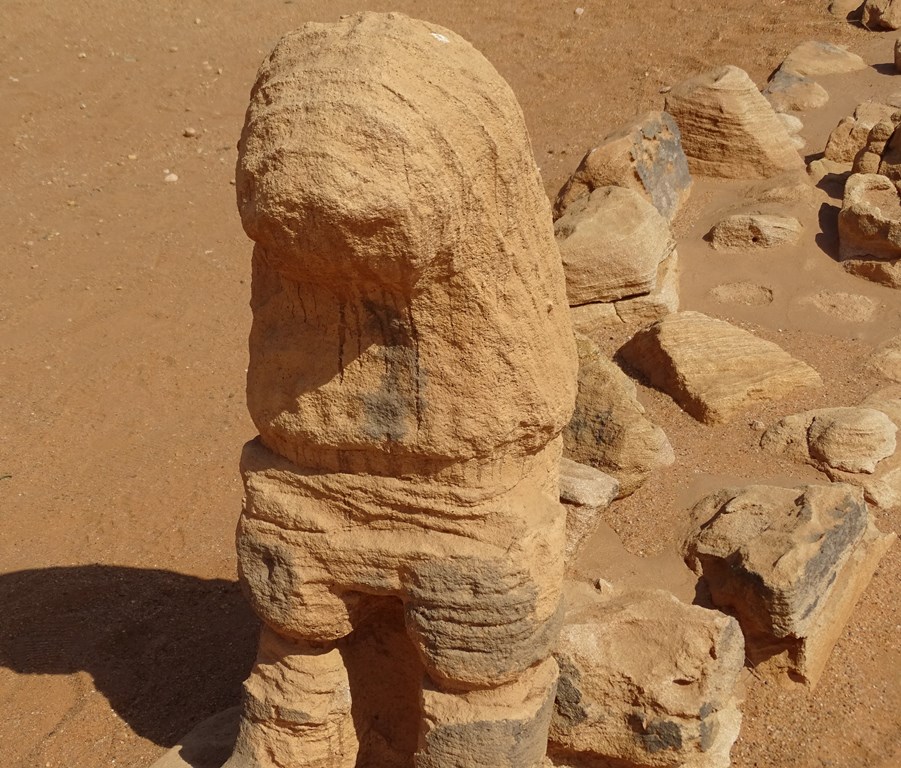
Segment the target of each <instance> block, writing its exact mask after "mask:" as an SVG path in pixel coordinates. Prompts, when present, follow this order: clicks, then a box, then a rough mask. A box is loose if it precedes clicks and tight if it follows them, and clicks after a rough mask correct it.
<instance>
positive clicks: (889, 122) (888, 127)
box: [852, 112, 901, 173]
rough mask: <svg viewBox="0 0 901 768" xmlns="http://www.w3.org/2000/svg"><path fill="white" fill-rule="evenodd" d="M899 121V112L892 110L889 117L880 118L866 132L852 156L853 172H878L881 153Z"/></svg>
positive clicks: (900, 115)
mask: <svg viewBox="0 0 901 768" xmlns="http://www.w3.org/2000/svg"><path fill="white" fill-rule="evenodd" d="M899 121H901V112H893V113H892V114H891V116H890V117H888V118H886V119H884V120H880V121H879V122H878V123H876V124H875V125H874V126H873V127H872V128H871V129H870V132H869V133H868V134H867V141H866V143H865V144H864V146H863V148H862V149H861V150H860V151H859V152H858V153H857V154H856V155H855V156H854V163H853V165H852V170H853V171H854V173H878V172H879V165H880V164H881V163H882V153H883V152H884V151H885V145H886V144H887V143H888V140H889V139H890V138H891V136H892V133H893V132H894V130H895V128H896V127H897V126H898V124H899Z"/></svg>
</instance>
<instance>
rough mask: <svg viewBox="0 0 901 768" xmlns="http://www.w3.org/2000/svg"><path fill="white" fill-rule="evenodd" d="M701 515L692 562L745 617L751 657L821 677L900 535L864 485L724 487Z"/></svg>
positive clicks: (776, 668)
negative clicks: (872, 507) (877, 520)
mask: <svg viewBox="0 0 901 768" xmlns="http://www.w3.org/2000/svg"><path fill="white" fill-rule="evenodd" d="M691 517H692V521H693V528H692V530H691V532H690V533H689V534H688V536H687V537H686V539H685V541H684V544H683V553H684V555H685V560H686V563H687V564H688V565H689V567H691V568H693V569H694V570H695V571H696V572H697V573H698V574H699V575H700V576H701V577H702V579H703V582H704V584H705V585H706V587H707V589H708V590H709V592H710V596H711V600H712V602H713V604H714V605H715V606H716V607H717V608H719V609H720V610H722V611H724V612H726V613H729V614H730V615H732V616H735V617H736V618H737V619H738V622H739V624H741V628H742V632H743V633H744V637H745V646H746V653H747V657H748V659H749V660H750V661H751V663H753V664H754V665H755V666H756V667H757V669H758V671H760V672H763V673H765V674H768V675H772V676H774V677H776V678H778V679H780V680H785V681H788V680H792V681H795V682H803V683H806V684H808V685H810V686H815V685H816V683H817V681H818V680H819V678H820V675H821V674H822V671H823V668H824V667H825V665H826V662H827V661H828V658H829V654H830V653H831V652H832V648H833V646H834V645H835V643H836V641H837V640H838V637H839V636H840V634H841V632H842V629H843V627H844V625H845V623H846V622H847V620H848V618H849V616H850V614H851V611H852V610H853V608H854V605H855V604H856V603H857V600H858V599H859V598H860V595H861V594H862V593H863V590H864V589H865V588H866V586H867V584H868V583H869V581H870V579H871V577H872V575H873V572H874V571H875V569H876V566H877V565H878V563H879V560H880V559H881V558H882V556H883V555H884V554H885V552H886V550H887V549H888V547H889V546H890V545H891V543H892V542H893V541H894V539H895V536H894V534H890V535H883V534H881V533H880V532H879V531H878V530H877V529H876V527H875V526H874V525H873V522H872V521H871V519H870V515H869V511H868V510H867V505H866V503H865V501H864V498H863V493H862V492H861V490H860V489H859V488H855V487H854V486H851V485H847V484H842V483H836V484H833V485H828V486H815V485H809V486H804V487H800V488H779V487H774V486H763V485H756V486H755V485H752V486H747V487H744V488H730V489H723V490H721V491H718V492H716V493H714V494H711V495H710V496H708V497H706V498H705V499H703V500H701V501H700V502H699V503H698V504H697V505H696V506H695V507H694V509H693V510H692V512H691Z"/></svg>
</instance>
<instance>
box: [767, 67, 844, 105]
mask: <svg viewBox="0 0 901 768" xmlns="http://www.w3.org/2000/svg"><path fill="white" fill-rule="evenodd" d="M763 95H764V96H765V97H766V100H767V101H768V102H769V103H770V104H771V105H772V107H773V109H774V110H776V112H778V113H782V112H806V111H808V110H811V109H819V108H820V107H822V106H823V105H824V104H825V103H826V102H827V101H829V94H828V92H827V91H826V89H825V88H823V86H822V85H820V84H819V83H818V82H817V81H816V80H811V79H810V78H809V77H802V76H801V75H796V74H793V73H791V72H784V71H783V70H781V69H777V70H776V71H775V72H774V73H773V74H772V76H771V77H770V79H769V82H767V84H766V87H765V88H764V89H763Z"/></svg>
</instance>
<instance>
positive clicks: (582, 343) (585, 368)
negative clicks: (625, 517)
mask: <svg viewBox="0 0 901 768" xmlns="http://www.w3.org/2000/svg"><path fill="white" fill-rule="evenodd" d="M576 344H577V347H578V351H579V393H578V396H577V398H576V409H575V412H574V413H573V417H572V420H571V421H570V423H569V425H568V426H567V427H566V430H565V431H564V433H563V445H564V453H565V455H566V456H567V457H568V458H570V459H572V460H573V461H578V462H580V463H582V464H588V465H589V466H592V467H595V468H597V469H600V470H601V471H602V472H606V473H608V474H610V475H613V477H615V478H616V479H617V480H618V481H619V484H620V488H619V494H618V497H622V496H628V495H629V494H631V493H633V492H634V491H635V490H636V489H637V488H638V487H639V486H640V485H641V484H642V483H643V482H644V481H645V480H646V479H647V477H648V476H649V475H650V474H651V472H653V471H654V470H655V469H659V468H661V467H666V466H669V465H671V464H672V463H673V461H675V455H674V454H673V449H672V446H671V445H670V443H669V440H667V437H666V435H665V434H664V432H663V430H662V429H660V427H658V426H656V425H654V424H653V423H652V422H651V421H650V420H649V419H648V417H647V416H646V415H645V411H644V407H643V406H642V405H641V403H639V402H638V399H637V397H636V393H635V385H634V384H633V383H632V381H631V380H630V379H629V377H628V376H626V375H625V374H624V373H623V372H622V371H621V370H620V369H619V368H618V367H617V366H616V365H615V364H614V363H613V362H611V361H610V360H608V359H607V358H606V357H605V356H604V354H603V353H602V352H601V350H600V349H599V348H598V347H597V346H596V345H595V344H594V343H592V342H591V341H590V340H589V339H587V338H585V337H584V336H581V337H578V338H577V339H576Z"/></svg>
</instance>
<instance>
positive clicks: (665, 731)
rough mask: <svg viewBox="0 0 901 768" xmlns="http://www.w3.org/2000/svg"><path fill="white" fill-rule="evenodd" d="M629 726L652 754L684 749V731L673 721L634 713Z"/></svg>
mask: <svg viewBox="0 0 901 768" xmlns="http://www.w3.org/2000/svg"><path fill="white" fill-rule="evenodd" d="M629 725H630V726H631V728H632V730H633V731H634V732H635V735H636V736H637V737H638V740H639V741H640V742H641V744H642V746H643V747H644V748H645V749H646V750H647V751H648V752H650V753H654V752H662V751H663V750H664V749H682V729H681V728H679V725H678V723H674V722H673V721H672V720H662V719H660V718H649V717H648V716H647V715H646V714H645V713H643V712H641V713H634V714H632V715H631V716H630V717H629Z"/></svg>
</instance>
